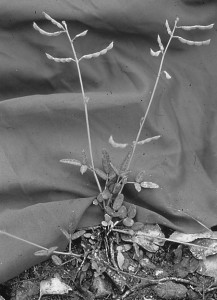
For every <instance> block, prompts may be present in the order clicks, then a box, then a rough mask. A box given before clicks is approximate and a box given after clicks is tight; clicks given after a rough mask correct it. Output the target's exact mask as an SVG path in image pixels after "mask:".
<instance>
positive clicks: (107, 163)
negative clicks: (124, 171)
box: [102, 149, 111, 174]
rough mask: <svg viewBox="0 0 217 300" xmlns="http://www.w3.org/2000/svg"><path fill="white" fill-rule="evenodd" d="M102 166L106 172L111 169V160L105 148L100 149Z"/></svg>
mask: <svg viewBox="0 0 217 300" xmlns="http://www.w3.org/2000/svg"><path fill="white" fill-rule="evenodd" d="M102 167H103V170H104V171H105V173H106V174H109V173H110V171H111V160H110V157H109V154H108V152H107V150H106V149H103V150H102Z"/></svg>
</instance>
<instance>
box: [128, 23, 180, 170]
mask: <svg viewBox="0 0 217 300" xmlns="http://www.w3.org/2000/svg"><path fill="white" fill-rule="evenodd" d="M178 21H179V19H178V18H177V19H176V20H175V24H174V27H173V30H172V33H171V35H170V38H169V40H168V42H167V45H166V47H165V50H164V51H163V52H162V58H161V62H160V66H159V70H158V74H157V78H156V81H155V84H154V88H153V91H152V93H151V98H150V100H149V103H148V107H147V109H146V112H145V115H144V117H143V118H142V122H141V123H140V127H139V131H138V133H137V137H136V140H135V142H134V143H133V150H132V153H131V156H130V159H129V162H128V166H127V170H129V168H130V164H131V162H132V159H133V156H134V153H135V150H136V146H137V143H138V141H139V138H140V135H141V132H142V129H143V127H144V124H145V121H146V119H147V116H148V113H149V110H150V107H151V104H152V102H153V99H154V96H155V92H156V89H157V86H158V82H159V79H160V76H161V72H162V67H163V63H164V59H165V55H166V53H167V50H168V48H169V45H170V42H171V40H172V38H173V36H174V32H175V30H176V28H177V26H176V25H177V23H178Z"/></svg>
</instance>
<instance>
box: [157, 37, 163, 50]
mask: <svg viewBox="0 0 217 300" xmlns="http://www.w3.org/2000/svg"><path fill="white" fill-rule="evenodd" d="M157 41H158V45H159V47H160V50H161V52H162V53H163V51H164V46H163V44H162V41H161V38H160V36H159V34H158V36H157Z"/></svg>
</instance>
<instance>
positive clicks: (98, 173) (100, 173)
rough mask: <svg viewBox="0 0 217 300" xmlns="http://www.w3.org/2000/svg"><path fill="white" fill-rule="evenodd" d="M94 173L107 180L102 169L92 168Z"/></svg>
mask: <svg viewBox="0 0 217 300" xmlns="http://www.w3.org/2000/svg"><path fill="white" fill-rule="evenodd" d="M94 170H95V172H96V174H97V175H99V177H101V178H102V179H104V180H107V178H108V176H107V175H106V173H104V172H103V171H102V170H100V169H98V168H95V169H94Z"/></svg>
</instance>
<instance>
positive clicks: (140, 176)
mask: <svg viewBox="0 0 217 300" xmlns="http://www.w3.org/2000/svg"><path fill="white" fill-rule="evenodd" d="M144 177H145V171H144V170H142V171H140V172H139V173H138V174H137V175H136V179H135V180H136V182H138V183H140V182H142V181H143V180H144Z"/></svg>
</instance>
